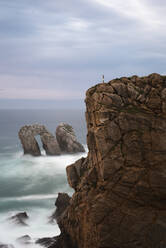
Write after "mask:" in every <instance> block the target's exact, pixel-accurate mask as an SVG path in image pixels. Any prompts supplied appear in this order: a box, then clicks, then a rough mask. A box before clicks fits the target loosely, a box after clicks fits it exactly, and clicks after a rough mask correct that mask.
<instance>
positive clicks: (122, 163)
mask: <svg viewBox="0 0 166 248" xmlns="http://www.w3.org/2000/svg"><path fill="white" fill-rule="evenodd" d="M165 92H166V76H160V75H159V74H151V75H149V76H148V77H137V76H133V77H130V78H119V79H117V80H112V81H110V82H109V83H108V84H99V85H96V86H94V87H92V88H90V89H89V90H88V91H87V94H86V106H87V112H86V120H87V127H88V136H87V142H88V148H89V153H88V157H87V159H86V162H84V160H85V159H82V160H78V161H77V162H75V163H74V164H73V165H70V166H69V167H67V177H68V182H69V185H70V186H71V187H73V188H74V190H75V193H74V194H73V196H72V198H71V200H70V204H69V205H68V206H67V208H66V209H65V211H64V212H63V217H61V218H60V219H59V222H58V224H59V227H60V229H61V236H60V237H61V240H65V237H66V236H67V240H68V243H70V245H71V246H69V247H77V248H106V247H107V248H164V247H166V142H165V141H166V111H165V109H166V108H165V106H166V97H165V95H166V93H165ZM58 242H59V241H58V240H57V244H58ZM59 244H60V243H59Z"/></svg>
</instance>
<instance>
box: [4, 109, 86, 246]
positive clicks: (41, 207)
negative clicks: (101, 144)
mask: <svg viewBox="0 0 166 248" xmlns="http://www.w3.org/2000/svg"><path fill="white" fill-rule="evenodd" d="M61 122H66V123H68V124H70V125H72V126H73V128H74V130H75V133H76V135H77V139H78V141H79V142H81V143H82V144H83V145H84V146H85V148H86V123H85V114H84V110H69V109H68V110H0V242H2V243H8V244H9V243H10V244H14V246H15V248H16V247H18V244H17V243H16V242H15V240H16V238H18V237H20V236H22V235H30V236H31V238H33V239H36V238H40V237H51V236H55V235H57V234H59V228H58V226H57V225H56V223H55V225H51V224H48V217H49V216H50V215H51V214H52V212H53V211H54V210H55V206H54V204H55V200H56V197H57V194H58V192H67V193H69V194H72V192H73V190H72V189H71V188H70V187H69V185H68V184H67V180H66V166H67V165H69V164H71V163H73V162H75V161H76V160H77V159H79V158H80V157H82V156H84V157H85V156H86V154H87V148H86V153H80V154H75V155H60V156H45V154H44V151H42V154H43V156H41V157H32V156H30V155H26V156H23V151H22V147H21V144H20V141H19V138H18V131H19V129H20V128H21V127H22V126H23V125H29V124H34V123H38V124H43V125H45V126H46V128H47V129H48V130H49V131H50V132H52V133H53V134H55V130H56V127H57V125H58V124H59V123H61ZM37 140H38V142H39V143H40V137H37ZM40 147H41V143H40ZM20 211H26V212H27V214H28V215H29V217H30V218H29V220H28V222H27V223H28V226H25V227H20V226H16V225H15V224H12V223H9V222H8V221H6V219H7V218H8V217H9V216H12V215H13V214H15V213H17V212H20Z"/></svg>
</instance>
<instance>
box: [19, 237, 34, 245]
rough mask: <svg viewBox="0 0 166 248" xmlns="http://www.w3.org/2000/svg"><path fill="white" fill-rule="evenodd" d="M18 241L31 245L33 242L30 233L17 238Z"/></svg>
mask: <svg viewBox="0 0 166 248" xmlns="http://www.w3.org/2000/svg"><path fill="white" fill-rule="evenodd" d="M16 241H17V243H19V244H22V245H30V244H32V239H31V237H30V236H29V235H24V236H21V237H19V238H17V239H16Z"/></svg>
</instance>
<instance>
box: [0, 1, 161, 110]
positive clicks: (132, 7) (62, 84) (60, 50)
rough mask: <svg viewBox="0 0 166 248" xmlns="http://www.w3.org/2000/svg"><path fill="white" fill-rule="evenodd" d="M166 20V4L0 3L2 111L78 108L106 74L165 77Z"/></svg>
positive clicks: (107, 76)
mask: <svg viewBox="0 0 166 248" xmlns="http://www.w3.org/2000/svg"><path fill="white" fill-rule="evenodd" d="M165 13H166V1H165V0H125V1H124V0H57V1H56V0H0V55H1V56H0V108H38V107H41V108H43V107H45V108H47V107H48V108H53V107H58V108H59V107H66V108H68V107H74V108H75V107H76V108H79V107H82V106H83V105H84V97H85V91H86V90H87V89H88V88H89V87H91V86H92V85H94V84H96V83H99V82H100V81H101V76H102V74H104V75H105V80H106V81H107V80H111V79H112V78H114V77H119V76H129V75H133V74H137V75H140V76H141V75H147V74H150V73H152V72H157V73H161V74H166V32H165V30H166V15H165Z"/></svg>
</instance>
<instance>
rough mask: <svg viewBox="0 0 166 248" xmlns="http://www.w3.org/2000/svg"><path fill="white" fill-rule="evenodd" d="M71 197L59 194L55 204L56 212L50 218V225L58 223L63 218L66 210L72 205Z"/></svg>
mask: <svg viewBox="0 0 166 248" xmlns="http://www.w3.org/2000/svg"><path fill="white" fill-rule="evenodd" d="M70 199H71V197H70V196H69V195H68V194H66V193H58V197H57V199H56V202H55V206H56V210H55V212H54V213H53V214H52V215H51V216H50V217H49V223H52V224H53V223H54V222H55V221H56V222H57V223H58V222H59V221H60V219H61V218H63V213H64V212H65V210H66V208H67V207H68V206H69V205H70Z"/></svg>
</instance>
